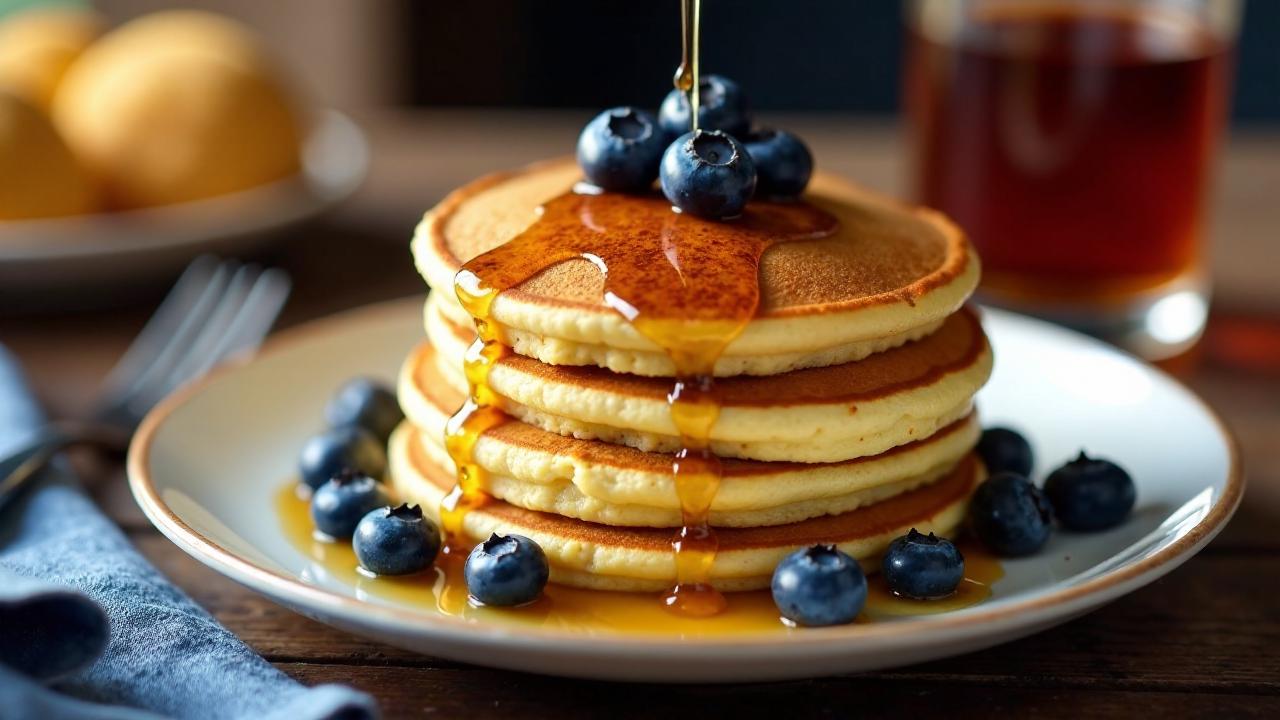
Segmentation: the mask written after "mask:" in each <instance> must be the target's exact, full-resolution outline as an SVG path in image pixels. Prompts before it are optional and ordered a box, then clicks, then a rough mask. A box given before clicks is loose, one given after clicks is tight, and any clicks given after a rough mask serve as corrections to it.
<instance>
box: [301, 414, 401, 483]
mask: <svg viewBox="0 0 1280 720" xmlns="http://www.w3.org/2000/svg"><path fill="white" fill-rule="evenodd" d="M343 470H358V471H360V472H362V473H364V474H366V475H368V476H370V477H372V478H374V479H380V478H381V477H382V475H383V473H385V472H386V471H387V451H386V450H385V449H384V448H383V446H382V444H381V443H379V442H378V439H377V438H375V437H374V436H373V435H371V434H370V433H369V431H368V430H365V429H363V428H358V427H355V426H346V427H339V428H332V429H330V430H326V431H325V432H323V433H320V434H319V435H315V436H313V437H312V438H311V439H310V440H307V444H306V445H303V446H302V455H301V456H300V457H299V458H298V471H299V472H300V473H301V474H302V481H303V482H304V483H306V484H307V485H308V486H309V487H310V488H311V489H312V490H315V489H316V488H318V487H320V486H321V485H323V484H325V483H326V482H328V481H329V478H331V477H333V476H334V475H337V474H338V473H340V472H342V471H343Z"/></svg>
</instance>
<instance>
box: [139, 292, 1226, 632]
mask: <svg viewBox="0 0 1280 720" xmlns="http://www.w3.org/2000/svg"><path fill="white" fill-rule="evenodd" d="M422 299H423V296H421V295H414V296H411V297H408V298H399V299H395V300H388V301H383V302H378V303H374V304H370V305H364V306H361V307H357V308H352V309H348V310H344V311H341V312H338V313H335V314H332V315H327V316H324V317H321V318H317V319H314V320H310V321H307V322H305V323H302V324H300V325H297V326H294V327H291V328H287V329H285V330H283V331H281V332H279V333H276V334H275V335H273V336H272V337H271V338H269V339H268V340H267V342H266V343H264V345H263V346H262V348H261V349H260V350H259V351H258V352H257V353H256V354H254V355H253V356H251V357H249V358H244V359H242V360H241V361H240V362H236V363H231V364H227V365H223V366H221V367H219V368H216V369H215V370H214V371H212V372H211V373H209V374H207V375H206V376H204V377H203V378H200V379H198V380H196V381H194V382H192V383H190V384H188V385H186V386H184V387H182V388H180V389H179V390H178V391H176V392H174V393H173V394H171V395H170V396H168V397H167V398H165V399H164V400H162V401H161V402H160V403H159V404H157V405H156V407H154V408H153V409H152V410H151V412H150V413H148V414H147V416H146V417H145V418H144V419H143V421H142V423H141V424H140V425H139V427H138V430H137V433H136V434H135V435H134V437H133V440H132V442H131V443H130V446H129V452H128V457H127V460H126V469H127V475H128V481H129V487H130V490H131V492H132V494H133V497H134V500H135V501H136V502H137V503H138V505H139V506H140V507H141V509H142V511H143V513H144V514H145V515H146V516H147V519H148V520H150V521H151V523H152V524H153V525H155V526H156V528H157V529H159V530H160V531H161V533H162V534H164V535H165V536H166V537H167V538H168V539H169V540H170V541H171V542H173V543H174V544H175V545H177V546H178V547H179V548H180V549H182V550H183V551H184V552H186V553H187V554H188V555H191V556H192V557H194V558H195V559H197V560H199V561H200V562H202V563H204V564H205V565H207V566H209V567H211V568H213V569H214V570H216V571H218V572H220V573H221V574H223V575H225V576H227V577H229V578H231V579H232V580H235V581H236V582H239V583H241V584H243V585H246V586H248V587H249V588H251V589H253V590H254V591H256V592H260V593H262V594H265V595H267V596H269V597H270V598H271V599H272V600H273V601H276V602H280V603H282V604H286V605H289V606H291V607H292V608H293V609H294V610H295V611H297V610H299V608H306V607H307V606H308V605H312V604H314V605H319V606H322V607H325V608H327V609H328V610H330V611H333V612H335V613H336V614H338V615H340V616H342V618H343V619H344V620H347V621H348V622H352V621H353V620H352V618H355V620H354V622H358V623H361V624H365V625H368V624H371V623H377V624H378V625H381V626H384V627H396V628H401V629H403V628H405V627H406V626H407V627H409V628H412V629H413V631H414V634H415V635H422V634H423V633H430V634H432V635H434V636H436V637H440V638H443V639H447V640H450V641H455V642H462V643H492V642H495V641H496V642H499V643H503V644H509V643H512V642H516V643H525V642H527V643H529V644H530V647H531V648H534V649H540V650H544V651H549V650H562V651H563V650H573V651H575V652H579V653H580V652H582V651H584V649H585V650H587V651H591V650H595V651H597V652H605V651H607V650H610V649H636V648H640V649H649V650H652V649H655V648H667V649H670V650H671V651H686V652H687V651H690V650H691V649H734V650H743V649H748V648H769V649H771V650H774V651H776V650H777V648H778V647H779V646H781V645H786V646H792V647H795V648H805V649H808V650H815V649H817V648H822V647H827V646H835V647H847V646H848V643H849V642H851V641H870V640H875V639H879V640H885V639H894V638H899V639H910V638H912V637H917V638H919V637H923V636H929V637H930V639H932V640H940V639H941V637H942V636H939V635H937V633H947V632H957V633H960V634H962V635H963V636H966V637H972V636H975V635H978V634H980V633H970V634H968V635H964V631H966V630H975V629H977V630H981V629H982V628H987V627H992V628H993V629H995V628H998V627H999V626H1000V625H1001V623H1000V621H1001V620H1005V621H1008V620H1016V619H1024V618H1025V620H1026V622H1025V623H1023V624H1032V623H1033V621H1034V619H1035V618H1036V617H1037V615H1036V613H1038V612H1043V611H1046V610H1049V609H1051V608H1054V607H1056V606H1068V605H1070V604H1072V603H1074V602H1077V601H1081V600H1083V599H1086V598H1090V597H1093V596H1097V597H1098V598H1100V601H1099V603H1097V604H1101V603H1104V602H1107V601H1108V600H1111V599H1114V598H1115V597H1116V596H1115V595H1107V591H1109V590H1111V591H1114V590H1115V589H1116V588H1118V587H1121V586H1124V585H1126V584H1129V583H1131V582H1134V581H1136V580H1138V579H1140V578H1142V577H1143V576H1145V575H1147V574H1149V573H1153V572H1159V574H1160V575H1162V574H1164V573H1166V572H1169V571H1171V570H1173V569H1175V568H1176V567H1178V566H1179V565H1180V564H1181V563H1182V562H1183V561H1185V560H1186V559H1188V558H1190V557H1191V556H1192V555H1193V554H1194V553H1195V552H1196V551H1197V550H1198V549H1199V548H1201V547H1202V546H1203V545H1205V544H1207V543H1208V542H1209V541H1210V540H1212V539H1213V537H1214V536H1216V535H1217V534H1218V532H1219V531H1221V530H1222V528H1223V527H1225V526H1226V524H1227V522H1228V521H1229V520H1230V519H1231V517H1232V515H1234V513H1235V511H1236V509H1237V508H1238V507H1239V505H1240V501H1241V498H1242V497H1243V495H1244V489H1245V484H1246V483H1245V477H1244V470H1243V466H1242V463H1241V459H1240V448H1239V443H1238V441H1237V439H1236V437H1235V435H1234V433H1232V431H1231V430H1230V427H1229V426H1228V425H1227V424H1226V423H1225V422H1224V421H1223V420H1222V418H1221V417H1220V416H1219V415H1218V413H1217V412H1216V411H1215V410H1214V409H1213V408H1212V407H1211V406H1210V405H1209V404H1208V403H1207V402H1205V401H1204V399H1202V398H1201V397H1200V396H1199V395H1198V394H1197V393H1196V392H1194V391H1193V390H1191V389H1190V388H1188V387H1187V386H1186V385H1184V384H1183V383H1182V382H1181V381H1179V380H1177V379H1176V378H1174V377H1172V376H1170V375H1169V374H1168V373H1166V372H1164V371H1163V370H1161V369H1160V368H1158V367H1154V366H1152V365H1150V364H1148V363H1145V362H1143V361H1142V360H1140V359H1137V358H1135V357H1133V356H1132V355H1130V354H1128V353H1126V352H1124V351H1123V350H1119V349H1117V348H1114V347H1112V346H1109V345H1106V344H1105V343H1102V342H1101V341H1097V340H1094V339H1093V338H1089V337H1088V336H1083V335H1080V334H1079V333H1075V332H1073V331H1071V330H1067V329H1064V328H1060V327H1058V326H1054V325H1052V324H1051V323H1047V322H1044V321H1040V320H1036V319H1035V318H1031V317H1028V316H1025V315H1020V314H1017V313H1011V312H1008V311H996V312H997V313H999V314H1003V315H1009V316H1013V317H1015V318H1017V319H1018V320H1019V321H1024V320H1025V321H1030V322H1032V323H1035V324H1038V325H1043V326H1047V328H1048V329H1051V330H1053V331H1058V332H1062V333H1066V334H1069V335H1076V336H1079V338H1083V339H1084V340H1086V341H1088V342H1090V343H1095V344H1097V345H1099V346H1101V347H1103V348H1106V349H1107V350H1110V351H1112V352H1116V353H1118V354H1120V355H1122V356H1125V357H1128V358H1130V359H1132V360H1135V361H1136V362H1139V363H1141V364H1142V365H1143V367H1144V369H1146V370H1149V371H1152V372H1154V373H1156V374H1157V376H1160V377H1162V378H1164V379H1165V380H1167V381H1169V382H1170V383H1172V384H1173V385H1174V386H1176V387H1177V388H1178V389H1180V390H1182V391H1183V392H1184V393H1185V394H1186V395H1187V396H1188V397H1189V398H1191V399H1192V400H1193V401H1194V402H1195V403H1196V404H1197V405H1198V406H1199V407H1200V409H1201V410H1202V411H1203V412H1204V413H1205V415H1206V416H1207V417H1208V418H1209V419H1210V420H1211V421H1212V423H1213V425H1214V426H1215V427H1216V428H1217V430H1218V432H1219V434H1220V435H1221V436H1222V438H1223V439H1224V440H1225V441H1226V445H1227V452H1228V461H1229V464H1228V468H1227V475H1226V481H1225V485H1224V487H1223V491H1222V494H1221V496H1220V497H1219V498H1218V499H1217V501H1216V502H1214V504H1213V505H1212V506H1211V508H1210V510H1209V513H1208V514H1207V515H1206V516H1205V517H1204V518H1202V519H1201V520H1200V521H1199V522H1197V523H1196V524H1195V525H1194V526H1192V527H1191V528H1190V529H1189V530H1188V531H1187V532H1186V533H1185V534H1184V535H1182V536H1181V537H1179V538H1177V539H1176V540H1174V541H1173V542H1172V543H1170V544H1169V545H1168V546H1166V547H1164V548H1162V549H1161V550H1159V551H1158V552H1156V553H1153V554H1152V555H1150V556H1148V557H1145V558H1143V559H1142V560H1140V561H1138V562H1136V563H1132V564H1128V565H1122V566H1120V567H1118V568H1116V569H1114V570H1111V571H1109V572H1106V573H1103V574H1101V575H1099V576H1097V577H1094V578H1090V579H1089V580H1086V581H1085V582H1083V583H1079V584H1076V585H1069V586H1064V587H1061V588H1058V589H1055V590H1051V591H1048V592H1046V593H1044V594H1040V595H1036V596H1033V597H1030V598H1027V599H1024V600H1019V601H1011V602H1009V603H1005V604H1001V605H999V606H997V607H994V608H989V609H986V610H982V609H981V606H978V607H977V608H973V609H969V610H966V611H965V612H963V613H940V614H937V615H932V616H922V617H920V618H919V619H915V620H912V621H911V622H910V623H872V624H858V625H850V626H840V627H831V628H806V629H805V630H804V631H803V632H799V633H791V634H788V635H786V636H774V635H763V634H760V633H752V634H744V635H741V636H723V637H722V636H702V637H698V638H696V639H685V638H679V637H663V636H645V635H626V634H621V633H619V634H610V635H591V636H586V635H574V634H570V633H567V632H565V631H563V630H549V629H545V628H541V627H521V626H517V625H514V624H513V625H509V626H508V625H498V624H493V623H490V624H479V623H473V622H467V621H462V620H456V619H453V618H447V617H443V616H440V617H437V616H433V615H430V614H428V613H425V612H421V611H415V610H408V609H404V608H398V607H393V606H387V605H380V604H377V603H371V602H367V601H364V600H360V599H358V598H354V597H348V596H346V595H342V594H340V593H337V592H334V591H331V590H327V589H325V588H322V587H319V586H316V585H311V584H308V583H305V582H302V581H300V580H298V579H296V578H294V577H291V576H289V575H286V574H284V573H280V572H276V571H275V570H272V569H269V568H266V567H263V566H261V565H259V564H257V563H255V562H253V561H251V560H248V559H246V558H244V557H242V556H240V555H239V554H237V553H235V552H234V551H232V550H229V549H227V548H225V547H223V546H221V545H219V544H218V543H217V542H215V541H214V540H212V539H210V538H208V537H206V536H205V535H203V534H202V533H200V532H199V531H197V530H195V529H194V528H192V527H191V526H190V525H188V524H187V523H186V522H184V521H183V520H182V518H180V517H179V516H178V515H177V513H176V512H174V511H173V510H172V509H171V508H169V506H168V505H167V504H166V503H165V502H164V501H163V500H162V499H161V497H160V494H159V491H158V490H157V488H156V485H155V482H154V480H153V478H152V475H151V467H150V451H151V446H152V443H153V441H154V440H155V437H156V434H157V433H158V432H159V430H160V428H161V427H163V426H164V424H165V421H166V420H167V419H168V418H169V416H170V415H172V414H173V413H174V412H176V411H177V410H178V409H179V408H181V407H183V406H185V405H186V404H187V403H188V402H189V401H190V400H192V399H194V398H195V397H196V396H198V395H200V394H201V393H203V392H205V391H206V390H208V389H209V387H210V386H211V385H213V384H214V383H216V382H218V381H219V380H221V379H222V378H223V377H225V376H227V375H229V374H231V373H234V372H236V371H237V370H238V369H240V368H242V367H244V366H246V365H248V364H250V363H253V362H256V361H257V360H259V359H262V358H264V357H267V356H271V355H275V354H277V353H280V352H283V351H284V350H286V349H288V348H289V347H291V346H293V345H296V344H299V343H302V342H305V341H306V340H308V339H310V338H312V337H314V336H317V335H321V334H325V333H330V332H335V331H337V330H340V329H342V328H345V327H346V326H350V325H356V324H363V323H367V322H371V321H374V320H376V319H381V318H385V317H387V316H391V315H398V314H408V313H409V312H410V311H412V312H413V313H414V314H418V311H417V309H416V306H417V305H420V304H421V302H422ZM982 312H983V313H984V314H985V313H988V312H991V309H989V308H982ZM1153 579H1154V578H1153ZM1083 607H1084V609H1088V608H1089V607H1092V606H1091V605H1087V604H1085V605H1083ZM1076 614H1078V612H1077V613H1076ZM1061 615H1062V619H1063V620H1064V621H1065V620H1067V619H1069V618H1070V617H1073V615H1072V614H1071V612H1070V611H1069V610H1068V611H1066V612H1064V613H1062V614H1061ZM1014 624H1015V625H1018V623H1014ZM870 647H871V646H868V649H870Z"/></svg>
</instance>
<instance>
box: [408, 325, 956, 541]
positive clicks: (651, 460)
mask: <svg viewBox="0 0 1280 720" xmlns="http://www.w3.org/2000/svg"><path fill="white" fill-rule="evenodd" d="M399 397H400V403H401V405H402V406H403V407H404V409H405V413H406V414H407V416H408V419H409V421H410V422H412V423H413V424H414V425H415V426H416V427H418V428H419V430H420V431H421V432H422V433H423V435H424V438H423V443H424V445H425V447H426V452H427V453H428V454H429V455H430V456H431V457H432V459H433V461H434V462H435V463H436V464H437V465H439V466H440V467H443V468H445V469H446V470H452V469H453V464H452V461H451V460H450V459H449V458H448V456H447V454H446V453H445V452H444V448H443V445H442V438H443V437H444V433H445V425H446V423H447V422H448V418H449V415H450V414H451V413H452V412H453V411H454V410H456V409H457V408H458V407H459V406H460V405H461V404H462V401H463V395H462V394H461V393H460V392H458V391H457V390H455V389H454V388H452V387H450V386H449V385H447V384H446V383H444V382H442V381H441V380H440V374H439V370H438V369H437V367H436V365H435V363H434V362H432V352H431V347H430V346H429V345H425V344H424V345H423V346H421V347H419V348H418V349H417V350H415V351H414V353H412V354H411V355H410V356H409V358H408V360H406V362H405V364H404V366H403V368H402V369H401V373H400V379H399ZM980 432H981V430H980V428H979V424H978V421H977V417H976V416H975V415H969V416H967V417H965V418H963V419H961V420H959V421H957V422H955V423H952V424H951V425H949V426H947V427H946V428H943V429H942V430H940V431H938V432H937V433H935V434H933V435H931V436H929V437H928V438H923V439H921V440H918V441H914V442H911V443H907V444H906V445H901V446H899V447H896V448H894V449H892V450H889V451H887V452H885V453H882V454H880V455H876V456H874V457H864V458H856V459H852V460H846V461H843V462H837V463H787V462H759V461H754V460H737V459H732V458H730V459H725V460H724V461H723V477H722V479H721V482H720V488H719V491H718V492H717V493H716V497H715V499H714V501H713V502H712V505H711V522H712V523H713V524H714V525H717V526H723V527H754V526H760V525H779V524H786V523H791V522H797V521H800V520H804V519H807V518H810V517H816V516H818V515H824V514H831V513H839V512H844V511H847V510H851V509H854V508H856V507H860V506H861V505H865V504H868V503H871V502H877V501H879V500H883V499H885V498H888V497H892V496H893V495H894V494H897V493H900V492H904V491H906V490H909V489H912V488H914V487H918V486H920V485H924V484H927V483H929V482H932V481H934V480H937V479H938V478H939V477H941V476H942V475H943V474H944V472H945V471H946V470H949V469H950V468H951V467H953V466H954V465H955V464H956V463H957V462H959V460H960V458H961V457H963V456H964V455H965V454H966V453H968V452H969V451H970V450H971V449H972V448H973V446H974V444H975V443H976V442H977V439H978V435H979V433H980ZM473 453H474V454H473V457H474V459H475V461H476V462H477V463H478V464H479V465H480V466H481V467H483V468H484V469H485V470H486V471H488V474H489V476H490V484H489V486H487V487H486V488H485V489H486V490H487V491H488V492H489V493H490V494H491V495H494V496H496V497H498V498H501V499H504V500H506V501H508V502H510V503H512V504H514V505H518V506H520V507H524V508H527V509H531V510H541V511H544V512H554V513H558V514H561V515H566V516H569V517H575V518H578V519H580V520H587V521H591V522H599V523H605V524H609V525H625V526H651V527H675V526H678V525H679V524H680V501H679V497H678V495H677V494H676V489H675V479H674V476H673V474H672V467H671V462H672V456H670V455H664V454H656V453H646V452H641V451H639V450H636V449H634V448H630V447H626V446H620V445H612V444H609V443H604V442H599V441H594V440H581V439H578V438H573V437H565V436H561V435H557V434H554V433H550V432H547V431H545V430H542V429H540V428H537V427H535V426H532V425H529V424H527V423H523V422H520V421H518V420H512V421H511V422H507V423H505V424H502V425H499V426H497V427H495V428H491V429H489V430H487V431H486V432H484V433H483V434H482V435H481V436H480V437H479V438H478V439H477V441H476V445H475V448H474V451H473Z"/></svg>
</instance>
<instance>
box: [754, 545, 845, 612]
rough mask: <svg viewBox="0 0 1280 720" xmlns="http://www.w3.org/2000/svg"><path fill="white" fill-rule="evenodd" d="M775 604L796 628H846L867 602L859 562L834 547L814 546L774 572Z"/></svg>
mask: <svg viewBox="0 0 1280 720" xmlns="http://www.w3.org/2000/svg"><path fill="white" fill-rule="evenodd" d="M771 588H772V590H773V603H774V604H775V605H777V606H778V611H779V612H781V613H782V616H783V617H784V618H786V619H788V620H790V621H792V622H794V623H796V624H797V625H807V626H810V627H819V626H822V625H844V624H846V623H851V622H853V619H854V618H856V617H857V616H858V613H860V612H862V606H863V605H866V603H867V577H866V575H864V574H863V573H862V567H861V566H859V565H858V561H857V560H854V559H853V558H851V557H849V556H848V555H846V554H844V553H843V552H840V551H839V550H837V549H836V547H835V546H834V545H814V546H813V547H810V548H806V549H804V550H797V551H795V552H793V553H791V554H790V555H788V556H786V557H785V558H783V559H782V562H780V563H778V567H777V568H775V569H774V571H773V582H772V584H771Z"/></svg>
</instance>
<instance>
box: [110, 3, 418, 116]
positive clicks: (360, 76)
mask: <svg viewBox="0 0 1280 720" xmlns="http://www.w3.org/2000/svg"><path fill="white" fill-rule="evenodd" d="M92 4H93V5H94V6H95V7H97V8H98V9H99V10H101V11H102V12H103V14H105V15H106V16H107V17H108V18H110V20H111V21H112V22H113V23H117V22H121V21H123V20H127V19H129V18H133V17H136V16H138V15H142V14H145V13H148V12H153V11H156V10H162V9H166V8H172V7H187V8H202V9H207V10H213V11H216V12H220V13H223V14H226V15H229V16H231V17H234V18H237V19H239V20H242V21H244V22H245V23H247V24H249V25H250V26H252V27H253V28H254V29H256V30H257V31H258V32H259V33H261V34H262V35H263V36H264V37H265V38H266V39H267V42H268V43H269V44H270V45H271V46H272V47H273V48H274V50H275V52H276V53H277V54H278V56H279V57H280V58H281V61H282V62H283V63H284V64H285V66H286V67H287V68H288V70H289V71H291V72H292V73H293V74H294V75H295V76H296V77H297V78H298V79H299V81H300V82H301V83H302V86H303V87H304V88H305V89H306V91H308V92H310V93H311V94H312V95H313V96H314V97H315V98H316V100H317V101H319V102H321V103H323V104H326V105H332V106H335V107H340V108H344V109H359V108H361V107H368V106H371V105H386V104H390V103H395V102H397V101H399V100H400V99H401V96H402V95H403V94H404V91H403V90H402V88H403V84H402V82H401V78H402V77H403V75H402V71H401V68H402V67H403V65H402V63H401V58H400V57H399V54H398V53H399V50H400V48H401V46H402V40H401V39H400V35H399V33H398V23H399V12H400V11H399V8H400V7H401V3H399V2H396V1H395V0H184V1H183V2H173V1H172V0H169V1H168V2H166V1H165V0H92Z"/></svg>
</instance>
